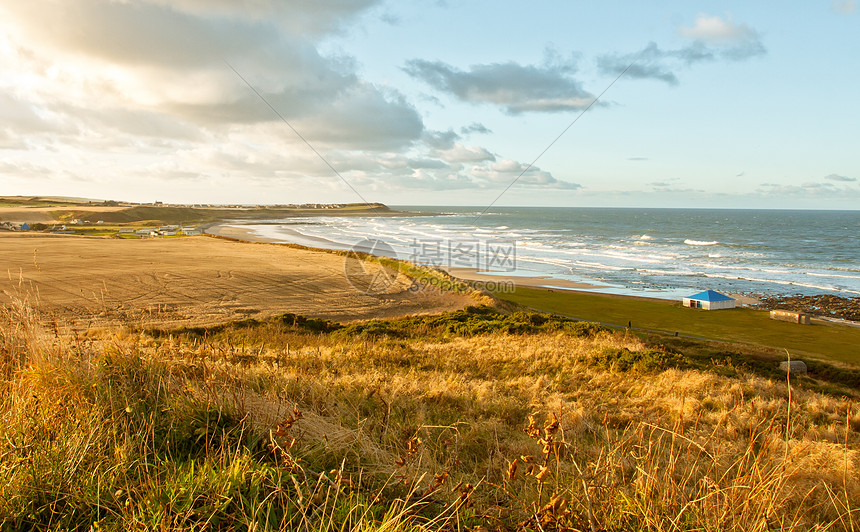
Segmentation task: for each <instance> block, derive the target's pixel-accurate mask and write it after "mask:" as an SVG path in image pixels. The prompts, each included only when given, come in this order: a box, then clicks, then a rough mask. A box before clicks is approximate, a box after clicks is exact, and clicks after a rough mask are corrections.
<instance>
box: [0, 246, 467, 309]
mask: <svg viewBox="0 0 860 532" xmlns="http://www.w3.org/2000/svg"><path fill="white" fill-rule="evenodd" d="M237 236H238V235H237ZM0 251H2V257H3V261H2V270H0V272H2V274H3V277H4V279H3V280H2V281H0V290H2V293H0V299H3V303H8V302H9V300H10V298H17V299H20V300H27V301H28V302H29V303H30V304H31V305H32V306H34V307H35V308H37V309H38V310H40V311H41V312H43V317H50V316H55V317H57V318H58V319H59V320H60V321H62V322H64V323H71V324H74V325H78V326H89V325H102V324H111V323H131V324H135V323H137V324H142V325H158V326H178V325H202V324H213V323H222V322H226V321H230V320H236V319H242V318H247V317H253V318H264V317H267V316H272V315H277V314H282V313H286V312H292V313H296V314H301V315H305V316H309V317H318V318H326V319H332V320H336V321H340V322H350V321H356V320H363V319H370V318H384V317H394V316H403V315H409V314H423V313H439V312H444V311H448V310H455V309H458V308H462V307H464V306H466V305H468V304H473V303H474V300H472V299H471V298H469V297H467V296H462V295H455V294H449V293H441V292H438V291H432V290H423V291H419V292H413V291H409V290H408V289H409V287H410V285H411V280H410V279H408V278H406V277H404V276H400V277H397V278H396V282H395V283H393V284H392V285H391V286H390V287H389V288H388V289H387V290H386V291H385V292H384V293H372V294H366V293H363V292H362V291H360V290H358V289H356V288H355V287H353V286H352V285H351V284H350V282H349V281H348V279H347V276H346V275H345V273H344V271H345V270H344V257H342V256H340V255H336V254H332V253H325V252H317V251H310V250H305V249H297V248H294V247H290V246H282V245H274V244H259V243H250V242H238V241H230V240H226V239H221V238H213V237H210V236H199V237H184V238H161V239H140V240H138V239H133V240H123V239H116V238H104V237H83V236H75V235H56V234H38V233H0ZM367 267H368V268H369V269H370V270H371V272H372V271H373V269H374V268H376V269H379V268H381V266H378V265H375V264H368V265H367Z"/></svg>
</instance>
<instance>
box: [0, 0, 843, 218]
mask: <svg viewBox="0 0 860 532" xmlns="http://www.w3.org/2000/svg"><path fill="white" fill-rule="evenodd" d="M857 50H860V11H858V9H857V8H856V5H855V3H854V2H853V1H836V2H804V3H785V2H779V3H778V2H721V3H719V5H717V4H715V3H706V2H661V3H659V4H657V3H642V2H624V3H623V2H600V3H592V2H570V1H564V2H562V1H558V2H552V1H547V2H537V3H529V4H527V3H522V2H500V1H473V2H455V1H453V0H451V1H445V2H383V1H377V0H354V1H346V0H324V1H315V2H311V1H301V2H299V1H294V2H266V1H263V0H248V1H247V2H244V3H241V4H240V3H237V2H230V1H227V0H205V1H204V0H176V1H170V2H168V1H167V0H129V1H126V2H110V1H105V0H66V1H63V2H56V1H52V0H33V1H30V2H26V3H24V2H16V3H6V4H4V5H2V6H0V66H2V68H0V194H38V195H49V194H54V195H74V196H86V197H96V198H109V199H122V200H131V201H141V202H144V201H154V200H160V201H166V202H194V203H199V202H218V203H220V202H230V203H232V202H241V203H296V202H352V201H362V200H363V199H366V200H369V201H383V202H386V203H389V204H424V205H426V204H459V205H464V204H466V205H487V204H489V203H491V202H493V201H494V200H496V199H497V198H498V204H499V205H551V206H649V207H675V206H697V207H748V208H824V209H831V208H832V209H856V208H858V205H860V156H858V155H857V154H858V153H860V150H858V146H857V143H858V138H860V136H858V134H857V127H858V126H857V125H858V124H860V103H858V98H857V96H856V92H857V88H858V87H860V68H858V67H860V60H858V56H857ZM633 59H636V61H635V63H633V65H632V66H631V67H630V69H629V70H628V71H627V73H626V74H624V75H622V76H621V77H620V78H618V80H617V82H615V83H614V84H613V80H615V79H616V77H617V76H618V74H619V73H620V71H622V70H623V69H624V68H625V67H627V66H629V65H630V64H631V62H632V61H633ZM231 66H232V68H234V69H235V70H236V71H237V72H239V74H241V77H242V78H244V79H245V80H246V81H247V83H248V84H250V87H249V85H248V84H246V83H245V81H243V80H242V79H241V78H240V77H239V76H237V75H236V73H234V72H233V70H232V69H231ZM610 85H611V86H610ZM252 87H253V90H252ZM607 88H608V90H607ZM254 90H256V91H258V92H259V93H260V94H261V95H262V96H263V97H264V98H265V100H266V102H263V101H262V100H261V99H260V98H258V97H257V95H256V94H255V93H254ZM604 90H606V92H605V94H604V95H603V96H602V97H601V98H600V99H599V100H598V101H597V103H596V104H594V105H593V106H592V107H591V108H590V110H588V111H587V112H585V113H584V114H582V112H583V110H584V109H585V108H586V107H587V106H588V105H590V104H591V103H592V102H593V100H594V98H595V97H596V96H598V95H599V94H601V93H602V92H603V91H604ZM268 105H271V106H272V107H274V108H275V109H276V110H277V111H278V113H280V114H281V115H282V116H283V117H284V118H285V119H286V120H287V121H288V122H289V123H290V125H291V126H293V127H294V128H295V130H296V131H298V133H299V134H301V136H302V137H303V138H304V139H305V140H307V142H308V143H309V144H310V146H308V144H307V143H305V142H304V141H303V140H302V139H301V138H300V137H299V136H298V135H297V134H296V133H295V132H294V131H293V130H292V129H291V128H290V127H288V126H287V124H284V123H283V122H282V121H281V120H280V119H279V118H278V116H277V115H276V114H275V113H274V112H273V111H272V110H271V109H270V108H269V107H268ZM580 114H582V116H581V117H580V118H579V119H578V120H577V117H579V116H580ZM574 120H577V121H576V123H575V124H574V125H573V126H572V127H570V129H569V130H567V131H566V133H565V134H564V135H562V136H561V137H560V138H559V139H558V140H557V141H556V142H555V144H552V146H551V147H550V148H549V149H548V150H547V147H549V146H550V144H551V143H552V142H553V140H554V139H556V137H558V135H559V134H560V133H562V131H564V130H565V128H567V127H568V126H569V125H570V124H571V123H572V122H573V121H574ZM311 146H312V147H313V149H312V148H311ZM544 150H546V152H545V153H543V155H541V153H542V152H544ZM317 153H319V154H320V155H321V156H322V157H323V158H325V160H326V162H323V161H322V160H321V159H320V158H319V157H318V156H317ZM532 162H534V165H533V166H531V167H529V164H530V163H532ZM329 165H331V166H332V167H334V169H335V170H336V171H337V173H335V172H334V171H333V170H332V169H331V168H330V167H329ZM338 174H339V175H338ZM512 182H513V183H515V184H514V185H513V186H512V187H511V188H510V189H509V190H508V191H507V192H505V193H504V194H502V195H501V197H499V195H500V194H501V193H502V192H503V191H504V190H505V189H506V187H508V185H510V184H511V183H512Z"/></svg>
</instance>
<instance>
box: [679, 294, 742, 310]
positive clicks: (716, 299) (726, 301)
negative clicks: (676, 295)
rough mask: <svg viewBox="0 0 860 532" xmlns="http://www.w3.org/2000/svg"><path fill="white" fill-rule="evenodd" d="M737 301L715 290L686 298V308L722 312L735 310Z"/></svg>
mask: <svg viewBox="0 0 860 532" xmlns="http://www.w3.org/2000/svg"><path fill="white" fill-rule="evenodd" d="M735 303H737V300H736V299H734V298H731V297H729V296H727V295H724V294H721V293H719V292H714V291H713V290H705V291H704V292H699V293H698V294H693V295H691V296H690V297H685V298H684V306H685V307H690V308H701V309H705V310H721V309H726V308H735Z"/></svg>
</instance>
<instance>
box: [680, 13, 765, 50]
mask: <svg viewBox="0 0 860 532" xmlns="http://www.w3.org/2000/svg"><path fill="white" fill-rule="evenodd" d="M678 31H679V33H680V34H681V35H683V36H684V37H689V38H691V39H697V40H701V41H704V42H707V43H710V44H737V43H741V42H744V41H749V40H755V39H758V35H757V33H756V32H755V30H753V29H752V28H750V27H749V26H748V25H746V24H736V23H735V22H734V21H733V20H732V17H731V16H730V15H727V16H726V18H722V17H720V16H718V15H713V16H709V15H704V14H700V15H699V16H698V17H696V21H695V22H694V23H693V25H692V26H681V28H680V29H679V30H678Z"/></svg>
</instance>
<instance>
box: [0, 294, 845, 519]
mask: <svg viewBox="0 0 860 532" xmlns="http://www.w3.org/2000/svg"><path fill="white" fill-rule="evenodd" d="M39 318H40V317H39V316H37V315H36V314H35V313H34V311H33V310H32V309H31V308H30V307H28V306H27V305H26V302H24V301H20V300H16V301H13V304H12V305H11V306H9V307H6V308H4V309H2V314H0V375H2V383H3V386H4V393H3V394H2V396H0V529H4V530H6V529H12V530H14V529H19V530H23V529H32V528H43V529H48V528H50V529H64V530H83V529H90V528H91V527H92V529H98V530H124V531H127V530H153V529H169V530H252V529H253V530H319V531H323V530H326V531H328V530H392V531H394V530H422V531H426V530H535V531H538V530H540V531H546V530H589V531H596V530H667V531H668V530H714V531H716V530H743V531H762V532H764V531H768V530H788V529H795V530H856V529H857V527H858V525H860V513H858V512H860V508H858V505H857V503H856V501H858V500H860V436H858V432H857V431H858V430H860V408H858V405H857V403H856V402H853V401H852V400H851V399H849V398H847V397H845V396H843V395H840V394H838V393H837V394H827V393H820V392H819V391H816V390H818V389H819V388H820V384H821V383H820V382H817V381H815V380H813V379H811V378H806V377H793V378H792V379H791V383H790V384H789V383H788V382H787V381H786V379H785V376H784V375H782V376H779V377H773V378H769V377H768V376H767V375H766V374H765V373H763V372H762V371H759V369H757V366H755V365H754V364H747V363H746V361H745V360H744V359H743V357H740V356H738V357H735V358H733V359H728V360H727V359H726V358H725V357H713V356H710V355H709V354H708V353H707V352H705V351H703V350H702V349H703V348H701V346H698V347H697V346H695V345H692V344H690V345H682V344H676V345H674V347H671V346H665V345H662V346H661V345H660V344H659V342H658V341H655V342H649V341H646V340H642V339H640V338H638V337H636V336H634V335H630V334H625V333H624V332H612V331H610V330H608V329H607V328H605V327H601V326H598V325H594V324H587V323H579V322H575V321H573V320H569V319H564V318H558V317H551V316H546V315H541V314H536V313H525V312H519V313H513V314H501V313H499V312H498V311H496V310H493V309H488V308H471V309H467V310H465V311H458V312H454V313H449V314H445V315H441V316H433V317H418V318H407V319H402V320H395V321H385V322H382V321H374V322H367V323H362V324H354V325H351V326H348V327H344V326H341V325H339V324H336V323H332V322H327V321H323V320H318V319H307V318H303V317H301V316H296V315H289V314H288V315H283V316H279V317H277V318H274V319H271V320H267V321H264V322H258V321H252V320H246V321H242V322H237V323H233V324H225V325H222V326H218V327H212V328H208V329H180V330H170V331H164V330H149V331H141V330H133V329H127V328H123V329H115V330H89V331H86V332H85V333H78V334H67V333H64V332H63V331H62V328H61V327H58V326H56V325H54V326H48V327H47V328H44V327H43V326H42V325H40V323H43V322H42V321H40V319H39ZM685 341H687V342H692V340H685ZM688 352H689V353H688ZM791 527H797V528H791Z"/></svg>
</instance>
